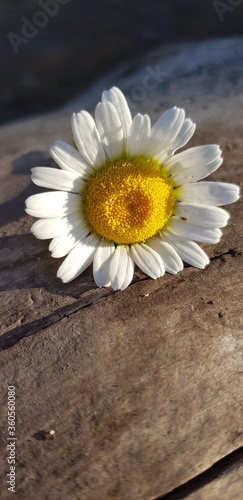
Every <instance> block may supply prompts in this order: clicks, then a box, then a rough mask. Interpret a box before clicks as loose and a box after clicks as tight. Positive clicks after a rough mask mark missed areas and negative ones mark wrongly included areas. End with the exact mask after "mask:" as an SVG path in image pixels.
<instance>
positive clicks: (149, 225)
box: [83, 158, 173, 244]
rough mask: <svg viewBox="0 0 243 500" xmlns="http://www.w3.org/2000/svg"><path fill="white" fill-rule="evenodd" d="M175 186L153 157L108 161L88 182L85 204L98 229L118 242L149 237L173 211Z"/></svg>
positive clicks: (135, 240)
mask: <svg viewBox="0 0 243 500" xmlns="http://www.w3.org/2000/svg"><path fill="white" fill-rule="evenodd" d="M172 193H173V188H172V187H171V186H170V184H169V182H168V179H167V178H166V177H165V176H163V175H162V173H161V172H160V165H159V163H158V162H156V161H155V160H153V159H150V160H148V159H146V158H137V159H131V160H130V159H128V158H121V159H119V160H117V161H116V162H112V161H108V162H107V163H106V164H105V165H104V166H103V167H102V168H101V169H100V170H99V171H97V172H96V174H95V176H94V177H93V178H92V179H91V180H90V181H89V182H88V185H87V189H86V192H85V194H84V202H83V207H84V211H85V215H86V218H87V220H88V221H89V223H90V225H91V228H92V230H93V231H94V232H96V233H97V234H99V235H100V236H102V237H104V238H106V239H107V240H111V241H114V242H115V243H117V244H132V243H139V242H142V241H145V240H146V239H148V238H150V237H151V236H153V235H154V234H156V233H157V232H158V231H159V230H161V229H162V228H163V226H164V225H165V223H166V221H167V220H168V219H169V217H170V216H171V214H172V206H173V194H172Z"/></svg>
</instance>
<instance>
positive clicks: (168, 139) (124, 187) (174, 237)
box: [26, 87, 239, 290]
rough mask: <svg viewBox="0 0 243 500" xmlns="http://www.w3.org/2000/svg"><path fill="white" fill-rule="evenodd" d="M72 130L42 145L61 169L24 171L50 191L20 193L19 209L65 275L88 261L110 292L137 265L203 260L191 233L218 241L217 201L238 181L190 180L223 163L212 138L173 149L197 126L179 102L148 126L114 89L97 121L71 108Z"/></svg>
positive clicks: (234, 190) (176, 267)
mask: <svg viewBox="0 0 243 500" xmlns="http://www.w3.org/2000/svg"><path fill="white" fill-rule="evenodd" d="M72 130H73V136H74V141H75V144H76V148H74V147H73V146H71V145H69V144H67V143H65V142H63V141H56V142H55V143H54V145H53V146H52V147H51V149H50V153H51V156H52V158H53V159H54V160H55V162H56V163H57V164H58V166H59V167H60V169H56V168H46V167H36V168H33V169H32V180H33V182H34V183H35V184H37V185H38V186H42V187H44V188H48V189H51V190H52V191H49V192H46V193H41V194H36V195H34V196H31V197H30V198H28V199H27V201H26V212H27V213H28V214H30V215H32V216H34V217H38V218H39V220H37V221H36V222H35V223H34V224H33V226H32V228H31V231H32V233H33V234H34V235H35V236H36V237H37V238H40V239H49V238H50V239H52V241H51V243H50V246H49V250H50V251H51V252H52V256H53V257H64V256H66V258H65V260H64V261H63V263H62V264H61V266H60V267H59V269H58V272H57V276H58V277H59V278H61V280H62V281H63V282H64V283H68V282H70V281H72V280H73V279H74V278H77V276H79V275H80V274H81V273H82V272H83V271H84V270H85V269H86V268H87V267H88V266H89V265H90V264H91V263H92V262H93V275H94V280H95V282H96V284H97V285H98V286H99V287H102V286H111V287H112V288H113V289H114V290H119V289H120V290H123V289H124V288H126V287H127V286H128V285H129V283H130V282H131V281H132V278H133V274H134V265H135V264H136V265H137V266H138V267H139V268H140V269H141V270H142V271H143V272H144V273H145V274H147V275H148V276H150V277H151V278H153V279H155V278H159V277H160V276H163V274H164V273H165V271H167V272H168V273H171V274H176V273H177V272H179V271H181V270H182V269H183V261H184V262H186V263H188V264H190V265H191V266H195V267H197V268H200V269H203V268H204V267H205V266H206V265H207V264H209V259H208V256H207V255H206V253H205V252H204V251H203V250H202V248H201V247H200V246H199V245H198V244H197V243H196V242H195V241H197V242H202V243H217V242H218V241H219V240H220V237H221V234H222V232H221V228H222V227H224V226H225V225H226V224H227V221H228V219H229V214H228V212H226V210H224V209H222V208H219V206H220V205H226V204H229V203H233V202H235V201H236V200H237V199H238V198H239V188H238V186H236V185H234V184H228V183H221V182H205V181H203V182H198V181H201V180H202V179H204V178H205V177H207V176H208V175H209V174H211V173H212V172H214V171H215V170H216V169H217V168H218V167H219V166H220V165H221V163H222V158H221V150H220V148H219V146H217V145H215V144H211V145H206V146H197V147H193V148H191V149H188V150H186V151H183V152H179V153H176V151H177V150H178V149H180V148H182V147H183V146H184V145H185V144H186V143H187V142H188V141H189V139H190V138H191V137H192V135H193V133H194V131H195V124H194V123H193V122H192V121H191V120H190V118H185V111H184V110H183V109H180V108H177V107H173V108H171V109H169V110H168V111H166V112H165V113H163V114H162V115H161V116H160V118H159V119H158V120H157V121H156V123H155V124H154V125H153V126H152V127H151V122H150V118H149V116H148V115H146V114H145V115H141V114H139V113H138V114H137V115H136V116H135V117H134V118H132V116H131V113H130V110H129V107H128V104H127V101H126V99H125V97H124V95H123V93H122V92H121V91H120V90H119V89H118V88H116V87H113V88H112V89H110V90H108V91H105V92H103V94H102V98H101V102H100V103H99V104H98V105H97V106H96V109H95V120H94V119H93V118H92V117H91V115H90V114H89V113H87V112H86V111H81V112H80V113H77V114H73V117H72ZM175 153H176V154H175Z"/></svg>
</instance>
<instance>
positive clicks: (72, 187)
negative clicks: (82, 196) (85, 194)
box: [31, 167, 84, 193]
mask: <svg viewBox="0 0 243 500" xmlns="http://www.w3.org/2000/svg"><path fill="white" fill-rule="evenodd" d="M31 172H32V176H31V179H32V181H33V182H34V183H35V184H36V185H37V186H42V187H46V188H48V189H59V190H60V191H71V192H73V193H80V192H81V191H82V189H83V187H84V181H83V180H82V179H81V177H80V175H79V174H76V173H75V172H68V171H65V170H58V169H56V168H48V167H35V168H32V169H31Z"/></svg>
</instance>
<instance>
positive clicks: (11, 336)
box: [0, 248, 242, 352]
mask: <svg viewBox="0 0 243 500" xmlns="http://www.w3.org/2000/svg"><path fill="white" fill-rule="evenodd" d="M241 254H242V252H241V251H239V250H237V249H236V248H233V249H230V250H228V251H227V252H223V253H222V254H219V255H216V256H215V257H211V259H210V260H211V261H215V260H216V261H217V260H218V259H222V257H224V256H226V255H230V256H231V257H232V258H234V257H236V256H238V255H241ZM149 279H150V278H149V277H148V276H144V278H140V279H139V281H147V280H149ZM136 282H137V280H135V281H134V282H133V283H132V284H131V285H130V287H131V286H133V284H135V283H136ZM93 292H94V295H95V296H94V295H93V294H92V297H82V299H81V300H78V301H77V302H75V303H74V304H70V305H68V306H63V307H61V308H60V309H57V310H55V311H53V312H52V313H51V314H49V315H48V316H45V317H44V318H41V319H37V320H35V321H31V322H30V323H27V324H25V325H23V326H20V327H19V326H18V327H16V328H13V329H12V330H9V331H8V332H6V333H4V334H3V335H1V337H0V352H1V351H3V350H6V349H8V348H10V347H12V346H14V345H15V344H16V343H17V342H19V341H20V340H22V339H24V338H26V337H30V336H32V335H35V334H36V333H38V332H39V331H40V330H44V329H45V328H48V327H49V326H51V325H52V324H55V323H57V322H58V321H60V320H62V319H63V318H65V317H68V316H70V315H71V314H74V313H76V312H77V311H79V310H81V309H84V308H86V307H90V306H92V305H93V303H94V302H95V303H96V302H98V301H99V300H102V299H103V298H105V297H107V296H110V295H113V294H114V293H116V292H114V291H113V290H108V289H104V288H100V289H96V290H94V291H93ZM152 293H153V292H152Z"/></svg>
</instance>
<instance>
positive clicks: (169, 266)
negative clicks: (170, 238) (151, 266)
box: [146, 236, 183, 274]
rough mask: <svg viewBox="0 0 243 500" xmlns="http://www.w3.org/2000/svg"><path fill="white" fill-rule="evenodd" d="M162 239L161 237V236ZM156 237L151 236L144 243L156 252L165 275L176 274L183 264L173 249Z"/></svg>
mask: <svg viewBox="0 0 243 500" xmlns="http://www.w3.org/2000/svg"><path fill="white" fill-rule="evenodd" d="M161 238H162V236H161ZM161 238H158V236H153V238H150V239H149V240H147V241H146V245H148V246H149V247H151V248H152V249H153V250H154V251H155V252H157V253H158V254H159V255H160V257H161V259H162V260H163V263H164V266H165V270H166V271H167V273H170V274H176V273H178V272H179V271H182V269H183V262H182V260H181V258H180V257H179V255H178V253H177V252H176V251H175V249H174V248H173V247H172V246H171V245H169V243H167V242H166V241H162V239H161Z"/></svg>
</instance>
